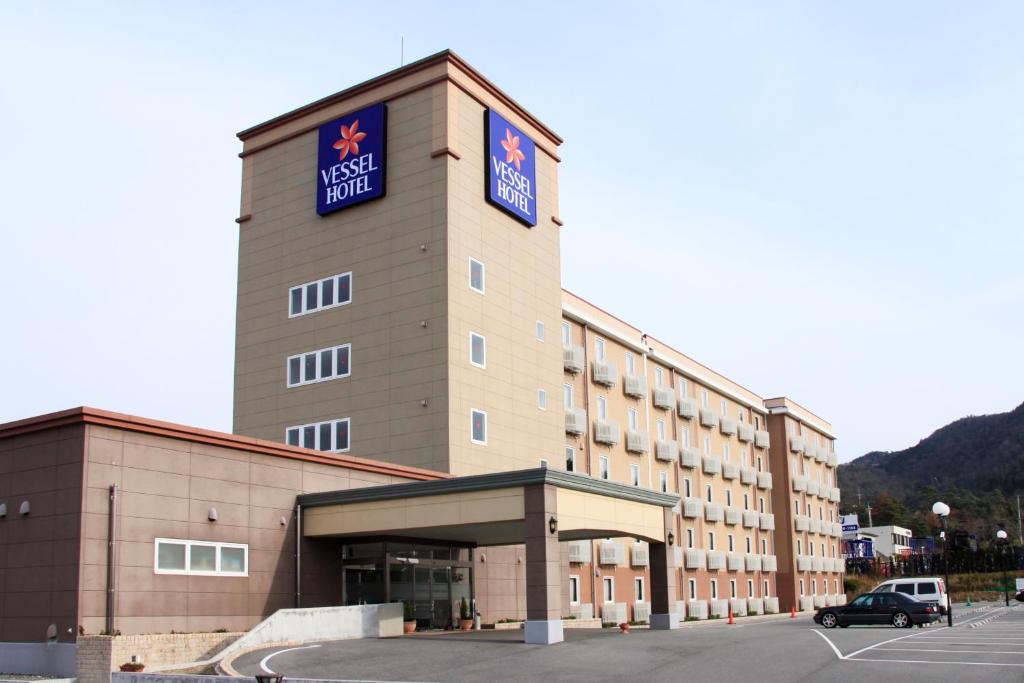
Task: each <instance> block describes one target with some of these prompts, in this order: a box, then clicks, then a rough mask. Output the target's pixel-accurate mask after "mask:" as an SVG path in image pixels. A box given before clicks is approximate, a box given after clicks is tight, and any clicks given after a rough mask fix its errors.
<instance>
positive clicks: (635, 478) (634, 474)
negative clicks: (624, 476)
mask: <svg viewBox="0 0 1024 683" xmlns="http://www.w3.org/2000/svg"><path fill="white" fill-rule="evenodd" d="M629 483H630V484H632V485H633V486H639V485H640V465H637V464H636V463H630V465H629Z"/></svg>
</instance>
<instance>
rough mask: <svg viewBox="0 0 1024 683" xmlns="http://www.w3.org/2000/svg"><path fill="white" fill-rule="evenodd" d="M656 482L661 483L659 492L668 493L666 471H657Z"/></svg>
mask: <svg viewBox="0 0 1024 683" xmlns="http://www.w3.org/2000/svg"><path fill="white" fill-rule="evenodd" d="M658 482H659V483H660V484H661V492H662V493H668V472H666V471H664V470H662V471H661V472H658Z"/></svg>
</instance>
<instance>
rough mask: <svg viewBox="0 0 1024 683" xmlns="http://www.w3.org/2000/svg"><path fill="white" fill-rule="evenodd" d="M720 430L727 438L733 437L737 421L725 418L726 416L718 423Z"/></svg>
mask: <svg viewBox="0 0 1024 683" xmlns="http://www.w3.org/2000/svg"><path fill="white" fill-rule="evenodd" d="M718 429H719V430H720V431H721V432H722V434H725V435H726V436H732V435H734V434H735V433H736V420H735V419H734V418H731V417H725V416H724V415H723V416H722V418H721V419H720V420H719V421H718Z"/></svg>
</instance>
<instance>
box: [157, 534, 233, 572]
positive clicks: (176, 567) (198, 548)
mask: <svg viewBox="0 0 1024 683" xmlns="http://www.w3.org/2000/svg"><path fill="white" fill-rule="evenodd" d="M154 545H155V546H156V548H155V557H154V560H153V563H154V567H153V569H154V571H155V572H156V573H157V574H191V575H195V576H248V574H249V546H248V545H245V544H242V543H212V542H208V541H186V540H180V539H175V538H158V539H155V543H154Z"/></svg>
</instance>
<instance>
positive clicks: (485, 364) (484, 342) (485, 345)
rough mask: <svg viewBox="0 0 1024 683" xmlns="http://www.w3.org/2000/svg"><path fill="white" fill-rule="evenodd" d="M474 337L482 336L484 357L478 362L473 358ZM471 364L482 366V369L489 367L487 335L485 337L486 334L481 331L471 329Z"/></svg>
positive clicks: (477, 366)
mask: <svg viewBox="0 0 1024 683" xmlns="http://www.w3.org/2000/svg"><path fill="white" fill-rule="evenodd" d="M474 337H479V338H480V341H481V347H482V348H483V358H482V359H481V362H480V363H477V362H476V361H474V360H473V338H474ZM469 364H470V365H472V366H473V367H475V368H480V369H481V370H486V369H487V337H485V336H484V335H482V334H480V333H479V332H473V331H472V330H470V332H469Z"/></svg>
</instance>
